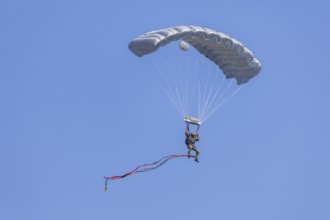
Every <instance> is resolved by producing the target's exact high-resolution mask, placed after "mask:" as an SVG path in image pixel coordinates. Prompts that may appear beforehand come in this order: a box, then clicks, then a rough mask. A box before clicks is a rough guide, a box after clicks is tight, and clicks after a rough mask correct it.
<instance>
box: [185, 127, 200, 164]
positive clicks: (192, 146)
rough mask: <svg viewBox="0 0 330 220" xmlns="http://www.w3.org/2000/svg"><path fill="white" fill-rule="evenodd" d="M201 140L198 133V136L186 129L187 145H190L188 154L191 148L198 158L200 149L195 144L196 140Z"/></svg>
mask: <svg viewBox="0 0 330 220" xmlns="http://www.w3.org/2000/svg"><path fill="white" fill-rule="evenodd" d="M196 141H199V136H198V134H197V135H196V136H194V137H193V136H192V135H191V133H190V132H188V131H186V141H185V143H186V145H187V147H188V155H189V156H190V152H191V150H193V151H195V152H196V159H197V158H198V156H199V150H198V148H197V147H196V146H195V142H196Z"/></svg>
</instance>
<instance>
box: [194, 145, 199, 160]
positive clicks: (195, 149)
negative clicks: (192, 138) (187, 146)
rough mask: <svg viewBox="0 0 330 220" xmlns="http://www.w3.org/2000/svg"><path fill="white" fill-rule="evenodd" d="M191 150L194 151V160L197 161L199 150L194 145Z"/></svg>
mask: <svg viewBox="0 0 330 220" xmlns="http://www.w3.org/2000/svg"><path fill="white" fill-rule="evenodd" d="M193 150H194V151H195V152H196V158H195V161H196V162H199V160H198V156H199V150H198V148H197V147H196V146H194V148H193Z"/></svg>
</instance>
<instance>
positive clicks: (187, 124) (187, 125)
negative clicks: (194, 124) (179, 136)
mask: <svg viewBox="0 0 330 220" xmlns="http://www.w3.org/2000/svg"><path fill="white" fill-rule="evenodd" d="M186 137H189V123H186Z"/></svg>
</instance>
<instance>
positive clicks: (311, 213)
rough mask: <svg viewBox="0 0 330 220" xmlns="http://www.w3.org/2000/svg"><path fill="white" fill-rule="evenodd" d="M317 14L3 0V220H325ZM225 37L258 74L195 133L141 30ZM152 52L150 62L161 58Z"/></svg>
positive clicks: (270, 7)
mask: <svg viewBox="0 0 330 220" xmlns="http://www.w3.org/2000/svg"><path fill="white" fill-rule="evenodd" d="M329 9H330V5H329V3H328V1H325V0H324V1H322V0H316V1H298V0H297V1H288V0H276V1H261V0H260V1H244V0H226V1H220V0H217V1H215V0H213V1H211V0H204V1H191V0H190V1H174V0H170V1H145V0H140V1H127V0H126V1H125V0H120V1H119V0H118V1H114V0H111V1H106V0H93V1H92V0H83V1H64V0H56V1H52V0H49V1H43V0H31V1H19V0H1V1H0V180H1V181H0V219H1V220H14V219H15V220H17V219H25V220H39V219H40V220H45V219H47V220H53V219H61V220H66V219H79V220H85V219H86V220H90V219H159V220H163V219H180V220H181V219H190V220H195V219H199V220H200V219H226V220H242V219H246V220H264V219H267V220H279V219H281V220H292V219H299V220H310V219H317V220H328V219H330V187H329V186H330V174H329V168H330V149H329V147H330V141H329V136H330V132H329V131H330V126H329V124H330V117H329V112H330V103H329V95H330V89H329V81H330V72H329V62H330V52H329V51H330V44H329V39H330V29H329V27H330V13H329ZM177 25H198V26H203V27H208V28H211V29H215V30H217V31H219V32H223V33H226V34H228V35H230V36H232V37H234V38H236V39H238V40H239V41H241V42H242V43H243V44H244V45H245V46H246V47H248V48H249V49H250V50H251V51H252V52H253V53H254V55H255V56H256V57H257V58H258V59H259V60H260V62H261V63H262V65H263V69H262V71H261V73H260V74H259V75H258V76H257V77H255V78H253V79H252V80H251V81H250V82H249V83H248V84H247V85H246V86H245V88H244V89H243V90H242V91H240V93H238V94H237V95H236V96H235V97H234V98H233V99H232V100H230V102H228V103H227V104H226V105H225V106H224V108H222V109H221V110H220V111H219V112H217V113H216V114H215V115H214V116H213V117H212V118H211V119H210V120H208V121H206V122H205V123H204V124H203V126H202V128H201V141H200V143H199V144H198V146H199V148H200V150H201V157H200V161H201V162H200V163H199V164H197V163H195V162H194V161H192V160H188V159H182V158H180V159H174V160H171V161H170V162H168V163H167V164H165V165H164V166H162V167H161V168H159V169H157V170H155V171H151V172H146V173H140V174H136V175H134V176H131V177H128V178H126V179H122V180H118V181H112V182H111V183H110V185H109V190H108V192H107V193H104V192H103V186H104V180H103V176H104V175H106V176H112V175H121V174H123V173H125V172H127V171H130V170H131V169H133V168H135V167H136V166H138V165H140V164H141V163H150V162H154V161H156V160H158V159H159V158H161V157H163V156H166V155H169V154H184V153H186V148H185V146H184V133H183V132H184V125H185V124H184V122H183V120H182V118H181V117H180V115H179V114H178V113H177V112H176V110H175V109H174V107H173V105H172V104H171V103H170V101H169V100H168V98H167V97H166V95H165V93H164V90H163V89H162V88H161V86H160V84H161V83H160V76H159V75H157V74H154V73H152V72H150V71H149V70H150V69H149V68H148V65H147V63H146V62H144V58H138V57H136V56H135V55H133V54H132V53H131V52H130V51H129V50H128V48H127V46H128V43H129V42H130V41H131V40H132V39H133V38H135V37H137V36H138V35H140V34H143V33H145V32H147V31H151V30H155V29H161V28H166V27H171V26H177ZM159 52H161V50H160V51H159Z"/></svg>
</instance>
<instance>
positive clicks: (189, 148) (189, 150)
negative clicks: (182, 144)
mask: <svg viewBox="0 0 330 220" xmlns="http://www.w3.org/2000/svg"><path fill="white" fill-rule="evenodd" d="M187 147H188V158H190V153H191V150H192V147H191V145H188V146H187Z"/></svg>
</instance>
